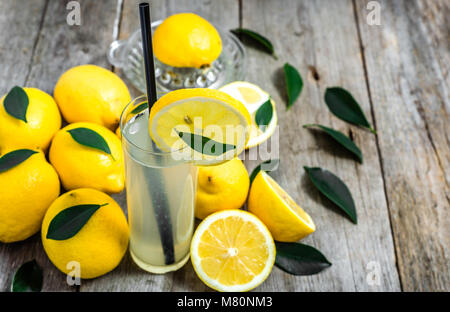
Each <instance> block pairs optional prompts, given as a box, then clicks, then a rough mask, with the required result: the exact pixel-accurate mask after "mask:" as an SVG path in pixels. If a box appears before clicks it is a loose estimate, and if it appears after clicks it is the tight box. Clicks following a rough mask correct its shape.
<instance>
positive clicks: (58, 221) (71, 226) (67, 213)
mask: <svg viewBox="0 0 450 312" xmlns="http://www.w3.org/2000/svg"><path fill="white" fill-rule="evenodd" d="M106 205H108V204H107V203H106V204H102V205H94V204H85V205H77V206H72V207H69V208H66V209H64V210H62V211H60V212H59V213H58V214H57V215H56V216H55V217H54V218H53V219H52V221H51V222H50V225H49V226H48V231H47V238H48V239H54V240H66V239H69V238H71V237H73V236H75V235H76V234H77V233H78V232H79V231H80V230H81V229H82V228H83V226H84V225H85V224H86V222H88V221H89V219H90V218H91V216H92V215H93V214H94V213H95V212H96V211H97V210H98V209H99V208H100V207H103V206H106Z"/></svg>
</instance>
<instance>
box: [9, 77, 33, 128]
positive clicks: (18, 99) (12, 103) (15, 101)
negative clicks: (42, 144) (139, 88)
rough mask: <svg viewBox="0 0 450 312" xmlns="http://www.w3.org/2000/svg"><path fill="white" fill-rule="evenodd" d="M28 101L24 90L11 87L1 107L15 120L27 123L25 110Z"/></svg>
mask: <svg viewBox="0 0 450 312" xmlns="http://www.w3.org/2000/svg"><path fill="white" fill-rule="evenodd" d="M28 104H29V99H28V95H27V93H26V92H25V90H24V89H22V88H21V87H18V86H15V87H13V88H12V89H11V90H10V91H9V92H8V94H7V95H6V97H5V100H4V101H3V105H4V107H5V111H6V112H7V113H8V114H9V115H11V116H13V117H14V118H16V119H20V120H22V121H24V122H27V117H26V116H27V109H28Z"/></svg>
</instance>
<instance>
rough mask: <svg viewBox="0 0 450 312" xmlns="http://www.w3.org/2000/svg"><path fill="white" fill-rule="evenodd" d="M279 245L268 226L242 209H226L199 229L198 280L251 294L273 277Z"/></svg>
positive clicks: (195, 244) (194, 257)
mask: <svg viewBox="0 0 450 312" xmlns="http://www.w3.org/2000/svg"><path fill="white" fill-rule="evenodd" d="M275 253H276V251H275V244H274V241H273V239H272V236H271V235H270V232H269V231H268V229H267V228H266V226H265V225H264V224H263V223H262V222H261V221H260V220H259V219H258V218H257V217H255V216H254V215H252V214H250V213H248V212H246V211H242V210H237V209H233V210H224V211H220V212H216V213H213V214H211V215H210V216H208V217H207V218H206V219H205V220H203V222H202V223H200V225H199V226H198V228H197V230H196V231H195V233H194V236H193V238H192V243H191V261H192V265H193V267H194V270H195V272H196V273H197V275H198V277H199V278H200V279H201V280H202V281H203V282H204V283H205V284H206V285H207V286H209V287H211V288H213V289H215V290H218V291H249V290H251V289H253V288H255V287H257V286H259V285H260V284H261V283H262V282H263V281H264V280H265V279H266V278H267V277H268V276H269V274H270V272H271V270H272V267H273V264H274V262H275Z"/></svg>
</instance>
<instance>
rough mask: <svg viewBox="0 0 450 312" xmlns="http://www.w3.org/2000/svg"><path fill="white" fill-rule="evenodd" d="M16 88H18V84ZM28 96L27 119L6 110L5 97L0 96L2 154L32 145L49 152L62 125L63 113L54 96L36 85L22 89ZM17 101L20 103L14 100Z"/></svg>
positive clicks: (0, 143)
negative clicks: (19, 117) (52, 141)
mask: <svg viewBox="0 0 450 312" xmlns="http://www.w3.org/2000/svg"><path fill="white" fill-rule="evenodd" d="M15 88H17V87H15ZM21 89H22V90H23V91H25V93H26V95H27V97H28V106H27V107H26V121H24V120H21V119H18V118H16V117H14V116H12V115H10V114H9V113H8V112H7V111H6V110H5V103H4V101H5V98H6V96H7V95H5V96H3V97H2V98H1V99H0V153H2V154H4V153H6V152H8V151H11V150H15V149H20V148H31V149H37V148H39V149H42V150H43V151H46V150H47V148H48V146H49V145H50V141H51V140H52V138H53V135H54V134H55V133H56V131H58V130H59V129H60V128H61V115H60V113H59V110H58V106H57V105H56V102H55V101H54V100H53V98H52V97H51V96H50V95H48V94H47V93H45V92H44V91H41V90H39V89H36V88H21ZM14 104H16V105H17V104H18V103H14Z"/></svg>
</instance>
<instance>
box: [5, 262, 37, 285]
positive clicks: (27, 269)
mask: <svg viewBox="0 0 450 312" xmlns="http://www.w3.org/2000/svg"><path fill="white" fill-rule="evenodd" d="M43 279H44V278H43V275H42V269H41V267H40V266H39V264H38V263H37V262H36V260H31V261H28V262H25V263H24V264H22V265H21V266H20V268H19V269H18V270H17V271H16V273H15V274H14V277H13V281H12V284H11V291H12V292H39V291H41V289H42V282H43Z"/></svg>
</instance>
